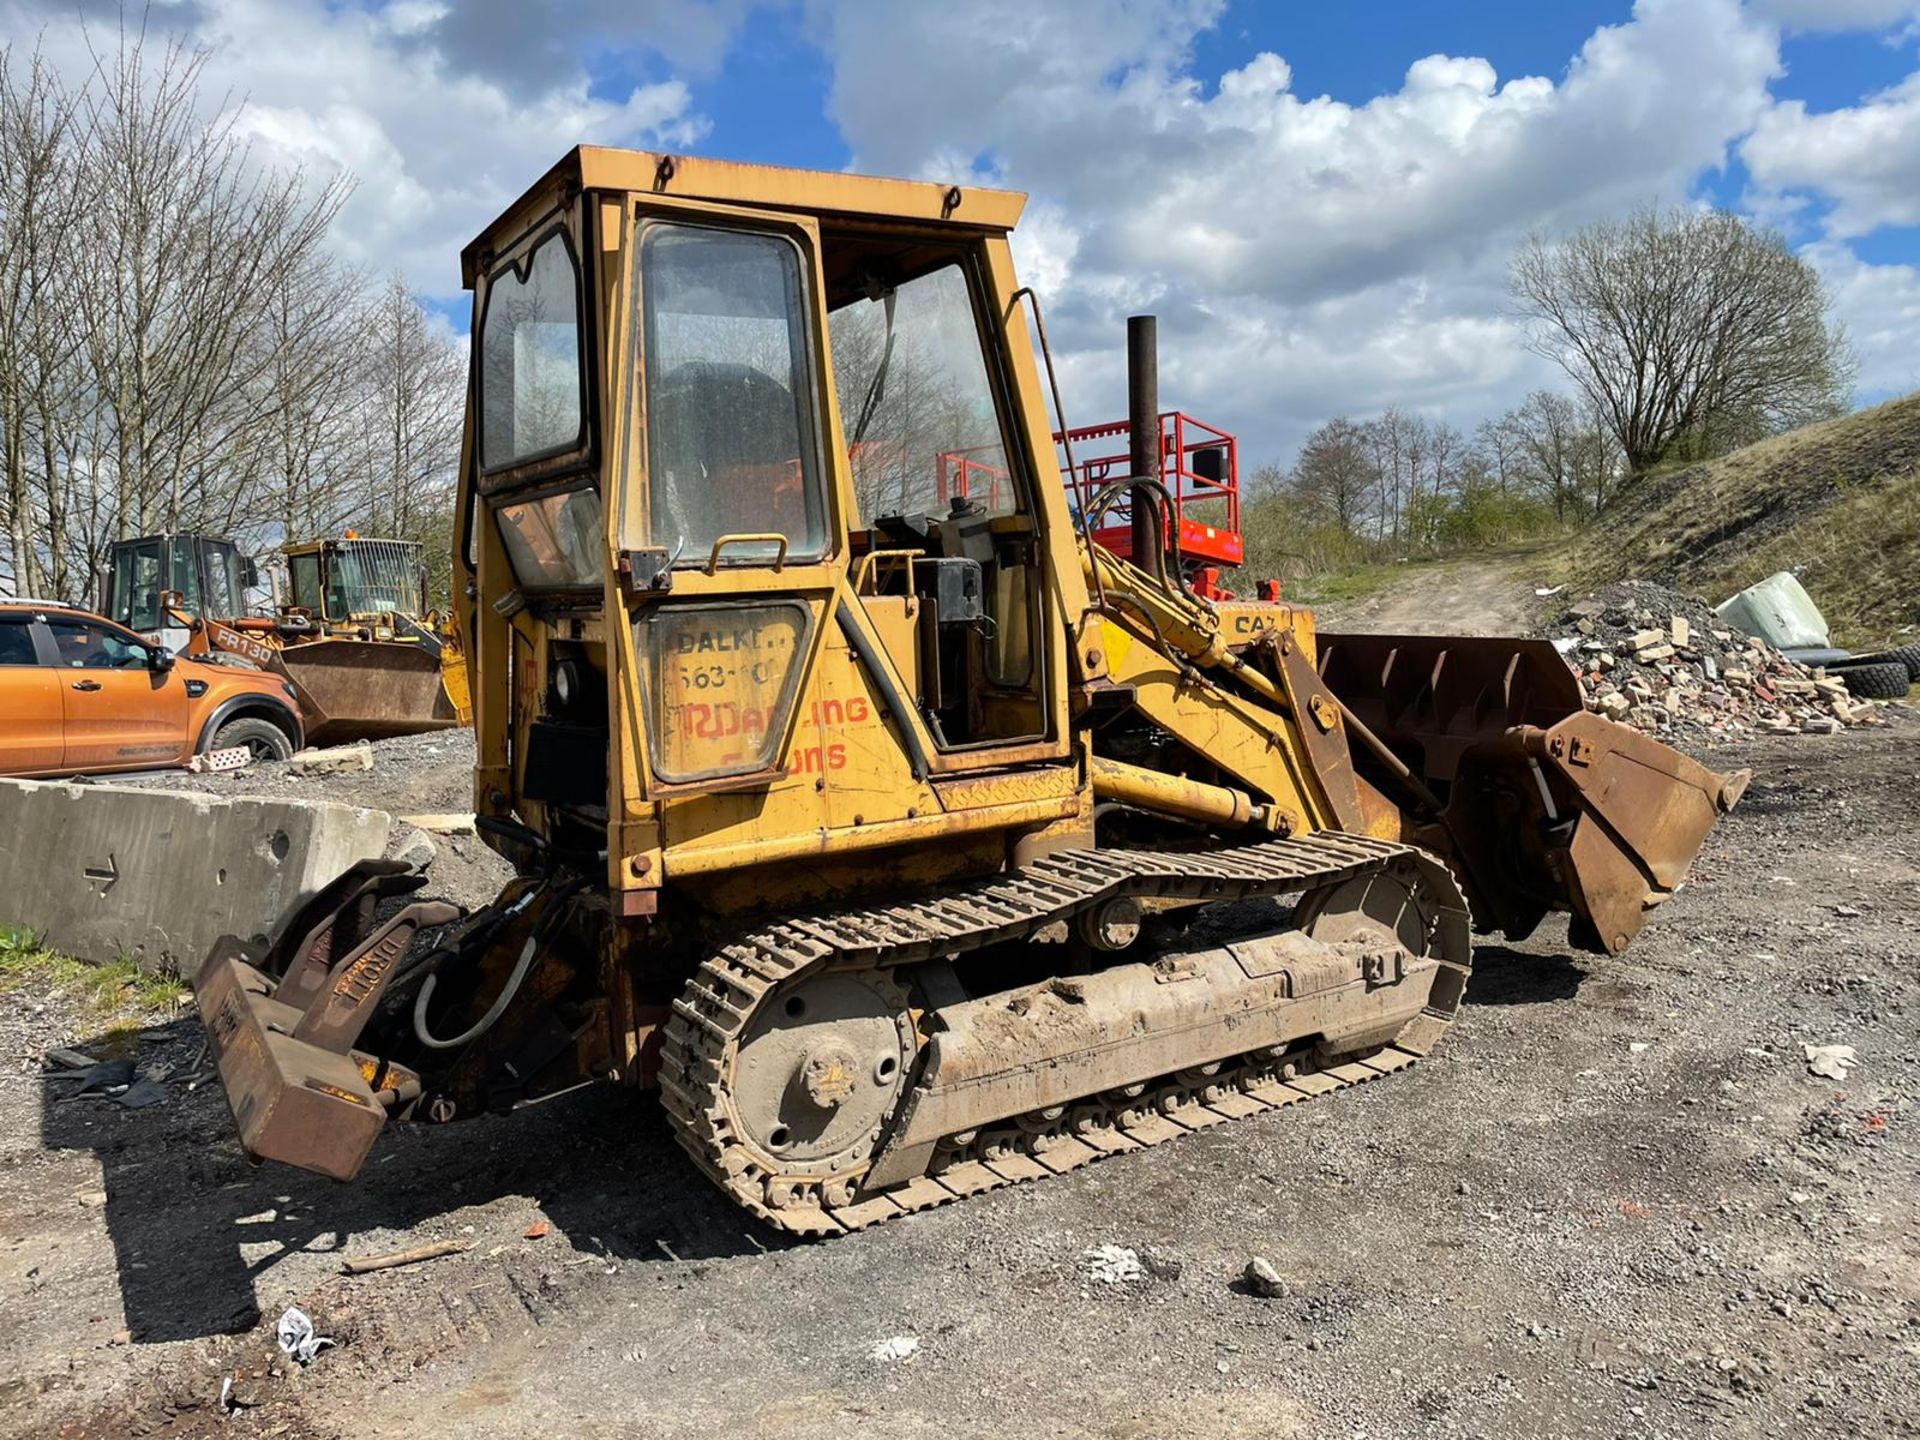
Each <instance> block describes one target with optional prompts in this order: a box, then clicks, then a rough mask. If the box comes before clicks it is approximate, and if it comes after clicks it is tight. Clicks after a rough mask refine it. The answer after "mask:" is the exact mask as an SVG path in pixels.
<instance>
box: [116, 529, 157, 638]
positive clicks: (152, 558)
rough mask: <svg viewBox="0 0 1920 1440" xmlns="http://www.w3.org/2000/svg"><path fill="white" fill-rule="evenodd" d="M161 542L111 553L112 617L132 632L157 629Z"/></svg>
mask: <svg viewBox="0 0 1920 1440" xmlns="http://www.w3.org/2000/svg"><path fill="white" fill-rule="evenodd" d="M160 590H161V585H160V542H159V541H158V540H143V541H142V542H141V543H140V544H138V545H122V546H121V547H119V548H118V549H117V550H115V551H114V552H113V616H112V618H113V619H115V620H118V621H119V622H120V623H121V624H122V625H130V626H132V627H133V628H134V629H135V630H157V629H159V628H160Z"/></svg>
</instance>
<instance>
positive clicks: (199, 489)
mask: <svg viewBox="0 0 1920 1440" xmlns="http://www.w3.org/2000/svg"><path fill="white" fill-rule="evenodd" d="M206 60H207V55H206V52H204V51H194V50H189V49H187V48H185V47H184V46H182V45H180V44H178V43H175V42H169V43H167V44H166V45H165V46H164V47H163V48H162V51H161V53H160V55H159V56H158V58H157V59H155V58H153V57H150V56H149V54H148V51H147V45H146V40H145V37H144V36H140V35H134V36H131V37H130V36H127V35H124V34H123V35H122V36H121V41H120V46H119V48H118V50H117V51H116V52H115V53H113V54H111V55H106V56H100V57H97V69H96V74H95V77H94V80H93V82H92V84H91V86H90V88H89V90H88V91H87V95H86V101H85V104H86V112H87V115H88V119H89V121H90V130H89V134H90V143H89V145H88V147H87V150H86V152H85V156H84V160H83V165H84V172H85V181H86V185H87V188H88V189H89V190H91V191H92V192H93V193H94V194H95V195H96V196H98V197H100V202H101V203H100V204H99V206H98V209H97V210H96V211H94V212H93V213H94V214H95V216H96V219H95V223H94V225H93V227H92V229H93V233H92V235H91V236H90V237H89V243H88V245H87V246H85V247H83V254H85V255H86V256H87V257H88V258H90V259H91V260H92V262H93V269H92V273H90V274H89V275H88V277H87V283H86V284H85V285H83V286H82V287H81V289H80V292H79V293H80V294H81V296H82V297H83V302H84V303H83V305H82V310H83V312H84V318H85V322H86V325H87V329H88V334H89V341H90V344H89V349H90V352H91V358H92V362H93V369H94V377H93V378H94V381H95V384H96V385H97V386H98V389H99V393H100V397H101V403H102V404H103V405H104V406H105V408H106V409H107V410H108V411H109V412H110V414H111V417H112V424H113V432H114V441H115V453H114V457H113V459H114V474H115V478H116V483H117V487H118V498H119V502H120V520H121V525H122V527H123V529H127V530H131V529H134V528H138V529H143V530H144V529H153V528H158V527H162V526H164V527H165V528H167V529H179V528H182V527H184V526H193V525H197V524H200V523H204V521H205V520H213V521H216V522H218V521H225V522H228V523H231V522H232V521H233V519H235V518H236V517H235V508H236V507H234V506H233V505H232V504H231V502H230V501H229V502H225V503H223V502H222V501H220V500H218V499H215V498H213V491H214V490H215V488H216V486H217V487H218V488H219V489H220V490H221V491H222V492H223V493H224V494H226V495H228V496H231V495H232V494H233V493H235V492H236V491H244V490H246V489H248V488H249V487H250V485H251V483H252V482H256V481H257V480H258V479H259V478H260V475H261V471H262V468H263V467H264V466H265V465H267V464H268V463H269V462H270V458H271V454H272V447H271V443H270V442H271V426H270V424H269V423H268V422H270V421H271V419H272V418H273V414H274V410H275V408H276V407H277V405H278V403H279V396H278V395H277V394H276V393H274V392H272V391H270V390H265V391H263V390H262V389H261V388H260V387H254V386H249V385H247V384H246V383H244V382H245V380H246V379H247V377H248V376H249V375H250V374H252V373H254V372H255V370H256V369H257V367H258V366H259V365H260V363H261V361H262V359H263V356H262V353H261V341H262V337H263V331H266V330H267V329H268V327H266V326H265V325H264V323H263V322H264V320H265V317H266V316H267V315H268V314H269V313H270V311H271V307H272V305H273V301H274V298H275V296H276V295H278V294H279V293H281V291H282V290H283V288H284V287H285V285H286V283H287V282H288V279H289V277H290V276H291V275H293V274H296V273H298V272H299V271H300V270H302V269H303V268H304V267H306V266H307V265H308V264H309V263H310V262H311V260H312V258H313V257H314V255H315V254H316V253H317V252H318V251H319V249H320V247H321V245H322V243H323V241H324V238H325V235H326V231H327V227H328V225H329V224H330V223H331V221H332V219H333V216H334V215H335V214H336V213H337V212H338V210H339V208H340V206H341V205H342V204H343V203H344V202H345V200H346V197H347V194H348V191H349V189H350V186H349V184H348V183H347V182H346V181H344V180H340V179H334V180H330V181H327V182H323V183H320V184H310V183H309V182H308V180H307V179H306V177H305V176H303V175H301V174H300V173H299V172H298V171H271V170H267V169H264V168H263V167H261V166H259V165H257V164H255V163H253V161H252V159H251V157H250V156H249V155H248V154H247V152H246V149H245V147H244V146H243V145H241V144H240V143H239V142H238V140H237V139H236V137H235V133H234V112H233V111H232V110H231V109H230V108H229V109H228V110H227V111H226V112H225V113H224V114H222V115H220V116H217V117H216V118H215V119H213V120H211V121H209V120H207V119H205V118H203V114H202V109H201V104H202V101H201V96H200V94H199V83H200V77H201V72H202V70H203V69H204V67H205V64H206ZM209 509H211V510H212V512H213V513H212V514H205V513H204V512H206V511H208V510H209Z"/></svg>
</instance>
